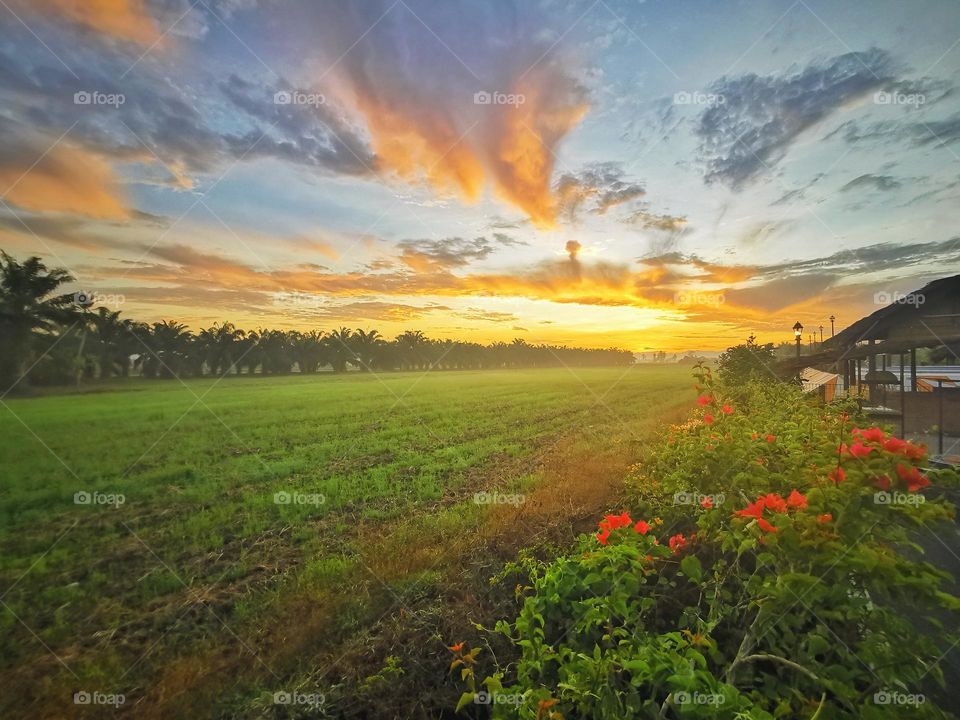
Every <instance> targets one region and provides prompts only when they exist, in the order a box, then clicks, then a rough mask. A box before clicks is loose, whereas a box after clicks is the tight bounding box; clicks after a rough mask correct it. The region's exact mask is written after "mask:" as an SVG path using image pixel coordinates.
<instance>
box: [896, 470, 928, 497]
mask: <svg viewBox="0 0 960 720" xmlns="http://www.w3.org/2000/svg"><path fill="white" fill-rule="evenodd" d="M897 475H899V476H900V479H901V480H903V481H904V482H905V483H906V484H907V490H909V491H910V492H916V491H917V490H920V489H922V488H925V487H926V486H927V485H929V484H930V480H928V479H927V476H926V475H924V474H922V473H921V472H920V471H919V470H917V468H915V467H913V466H910V468H909V469H907V467H906V466H904V465H903V463H897Z"/></svg>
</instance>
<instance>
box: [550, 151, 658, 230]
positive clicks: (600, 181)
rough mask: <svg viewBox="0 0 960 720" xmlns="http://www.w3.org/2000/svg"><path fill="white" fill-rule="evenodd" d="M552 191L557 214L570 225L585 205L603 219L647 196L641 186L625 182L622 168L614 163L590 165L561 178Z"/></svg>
mask: <svg viewBox="0 0 960 720" xmlns="http://www.w3.org/2000/svg"><path fill="white" fill-rule="evenodd" d="M555 189H556V194H557V196H558V203H559V211H560V213H561V214H563V215H564V216H565V217H566V218H567V219H568V220H569V221H571V222H572V221H574V220H576V219H577V216H578V214H579V212H580V210H581V209H582V208H583V206H584V205H585V204H586V203H588V202H590V203H591V206H590V208H589V212H591V213H595V214H597V215H603V214H605V213H606V212H607V211H608V210H609V209H610V208H613V207H616V206H618V205H623V204H624V203H628V202H630V201H631V200H635V199H637V198H640V197H643V196H644V195H645V194H646V191H645V190H644V187H643V185H641V184H640V183H636V182H629V181H626V180H624V171H623V168H622V167H621V165H620V163H617V162H605V163H592V164H590V165H588V166H587V167H585V168H584V169H583V170H581V171H580V172H579V173H577V174H572V173H566V174H564V175H561V176H560V178H559V179H558V180H557V182H556V183H555Z"/></svg>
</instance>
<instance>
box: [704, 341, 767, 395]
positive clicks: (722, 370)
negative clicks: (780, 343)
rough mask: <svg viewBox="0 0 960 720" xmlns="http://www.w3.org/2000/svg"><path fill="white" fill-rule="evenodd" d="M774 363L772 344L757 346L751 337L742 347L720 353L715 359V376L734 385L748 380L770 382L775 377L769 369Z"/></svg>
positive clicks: (736, 346) (734, 347) (737, 346)
mask: <svg viewBox="0 0 960 720" xmlns="http://www.w3.org/2000/svg"><path fill="white" fill-rule="evenodd" d="M775 362H776V351H775V350H774V349H773V343H766V344H764V345H759V344H758V343H757V339H756V338H755V337H754V336H753V335H751V336H750V337H748V338H747V342H746V343H744V344H743V345H734V346H733V347H731V348H727V349H726V351H725V352H722V353H720V357H719V358H717V374H718V375H719V376H720V379H721V380H722V381H723V382H724V383H726V384H728V385H731V386H732V385H735V384H738V383H744V382H747V381H750V380H756V379H758V378H759V379H764V380H771V379H773V378H774V377H775V376H774V375H773V370H772V369H771V368H772V367H773V365H774V363H775Z"/></svg>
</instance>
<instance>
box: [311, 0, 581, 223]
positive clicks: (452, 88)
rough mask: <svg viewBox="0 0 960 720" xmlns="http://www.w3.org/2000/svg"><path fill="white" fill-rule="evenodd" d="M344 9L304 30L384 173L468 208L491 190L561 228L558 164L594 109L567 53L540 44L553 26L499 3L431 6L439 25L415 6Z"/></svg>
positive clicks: (333, 91)
mask: <svg viewBox="0 0 960 720" xmlns="http://www.w3.org/2000/svg"><path fill="white" fill-rule="evenodd" d="M339 7H340V8H341V10H340V11H338V12H336V13H332V12H329V7H327V6H324V7H320V6H317V7H311V8H308V9H306V10H303V12H305V13H306V15H305V16H304V18H303V19H302V21H301V22H302V23H303V24H304V26H305V27H309V28H310V29H311V31H312V32H314V33H315V37H314V38H313V41H312V44H313V45H314V46H315V47H316V48H317V49H318V51H319V52H320V53H321V54H322V55H323V60H324V62H325V63H326V64H327V65H328V66H334V65H335V67H334V69H333V70H332V71H330V72H329V75H328V76H327V77H325V78H324V86H325V87H326V88H328V90H329V94H330V96H332V97H335V98H337V99H338V101H339V102H341V103H343V105H344V106H346V107H349V108H351V109H352V110H353V111H354V112H355V113H356V114H357V115H358V116H359V117H360V118H362V121H363V123H364V125H365V127H366V129H367V131H368V133H369V135H370V143H371V146H372V148H373V151H374V154H375V156H376V163H377V165H376V168H377V170H378V171H381V172H384V173H386V174H389V175H391V176H393V177H396V178H399V179H401V180H403V181H406V182H411V183H426V184H427V185H429V186H430V187H432V188H433V189H434V190H435V191H436V192H437V193H439V194H441V195H458V196H459V197H461V198H462V199H463V200H465V201H467V202H473V201H476V200H478V199H479V198H480V196H481V194H482V193H483V191H484V189H485V188H486V187H490V188H492V190H493V192H494V193H495V195H497V196H498V197H499V198H501V199H502V200H504V201H505V202H507V203H509V204H511V205H513V206H515V207H517V208H519V209H521V210H522V211H523V212H524V213H525V214H526V215H527V216H528V217H529V218H530V219H531V221H532V222H533V223H534V224H535V225H536V226H538V227H540V228H549V227H553V226H554V225H555V223H556V217H557V199H556V198H555V197H554V195H553V192H552V187H551V179H552V174H553V167H554V162H555V160H554V155H555V153H556V152H557V150H558V147H559V144H560V142H561V141H562V140H563V138H564V137H565V136H566V135H567V134H568V133H569V132H570V131H571V130H572V129H573V128H574V127H575V126H576V125H577V124H578V123H579V121H580V119H581V118H582V117H583V115H584V114H585V113H586V111H587V100H586V91H585V89H584V87H583V86H582V85H581V83H580V82H579V81H578V80H577V79H576V78H575V76H574V72H573V70H574V67H573V61H572V60H571V59H570V57H569V56H567V55H564V54H563V50H562V44H557V46H556V47H552V46H551V45H550V44H549V43H546V42H538V41H537V40H536V38H537V37H538V36H539V37H543V35H542V34H541V35H538V31H539V30H542V29H543V26H544V23H545V20H547V19H545V18H543V17H534V15H535V14H536V13H533V12H529V13H528V12H524V13H519V14H518V13H517V12H516V11H515V8H514V9H511V8H510V7H508V6H506V5H504V4H502V3H496V2H494V3H490V4H475V5H467V6H462V5H460V6H455V7H454V6H446V5H442V4H432V5H430V13H429V16H428V17H429V26H427V25H426V24H425V23H424V21H423V19H422V16H421V15H419V14H417V12H416V5H415V4H414V7H410V6H408V5H406V4H404V3H400V4H395V5H391V4H390V3H388V2H374V1H371V2H364V3H352V4H350V6H349V7H348V8H347V7H343V6H339ZM420 10H421V11H422V10H423V8H420ZM358 38H359V40H358ZM531 38H533V40H531ZM475 93H488V95H487V96H481V102H476V101H475ZM484 98H489V99H490V102H488V103H484V102H482V100H483V99H484ZM501 99H502V101H501Z"/></svg>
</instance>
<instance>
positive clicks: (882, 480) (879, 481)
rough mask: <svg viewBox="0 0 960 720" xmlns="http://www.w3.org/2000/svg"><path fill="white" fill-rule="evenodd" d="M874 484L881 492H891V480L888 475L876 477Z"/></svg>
mask: <svg viewBox="0 0 960 720" xmlns="http://www.w3.org/2000/svg"><path fill="white" fill-rule="evenodd" d="M873 484H874V485H875V486H876V487H877V488H879V489H880V490H883V491H884V492H887V491H889V490H890V478H889V477H888V476H886V475H880V476H879V477H875V478H874V479H873Z"/></svg>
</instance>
